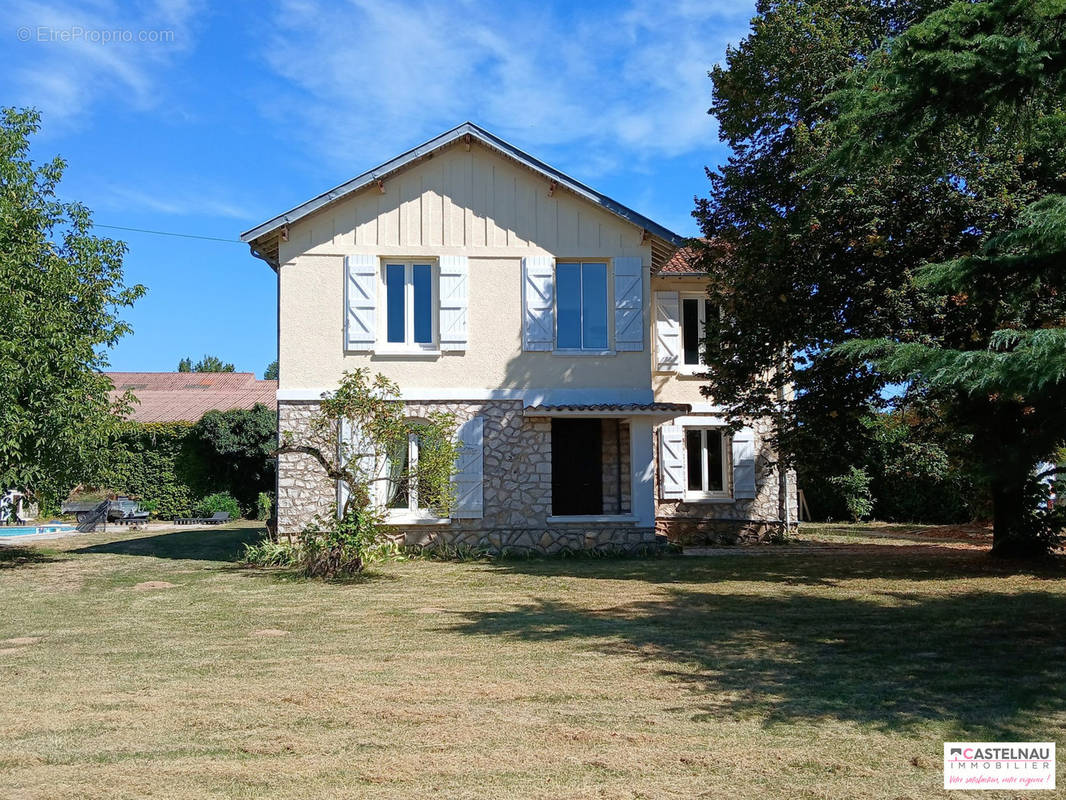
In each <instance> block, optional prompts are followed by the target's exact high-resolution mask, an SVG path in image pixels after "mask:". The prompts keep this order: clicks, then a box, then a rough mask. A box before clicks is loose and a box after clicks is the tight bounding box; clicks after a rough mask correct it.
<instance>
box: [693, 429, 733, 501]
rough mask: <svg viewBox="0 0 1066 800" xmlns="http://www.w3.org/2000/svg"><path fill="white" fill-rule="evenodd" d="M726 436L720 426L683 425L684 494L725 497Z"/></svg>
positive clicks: (696, 496)
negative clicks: (693, 426) (691, 426)
mask: <svg viewBox="0 0 1066 800" xmlns="http://www.w3.org/2000/svg"><path fill="white" fill-rule="evenodd" d="M725 444H726V437H725V436H723V435H722V429H721V428H685V481H686V483H685V489H686V492H685V496H686V497H692V498H697V499H698V498H712V497H725V496H726V495H727V492H726V487H727V483H726V475H725V467H726V463H727V459H726V455H725Z"/></svg>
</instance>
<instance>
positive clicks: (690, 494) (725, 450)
mask: <svg viewBox="0 0 1066 800" xmlns="http://www.w3.org/2000/svg"><path fill="white" fill-rule="evenodd" d="M689 431H699V432H700V465H701V469H702V473H703V474H702V480H701V481H700V484H701V485H702V487H703V488H702V489H690V488H689V480H688V433H689ZM708 431H717V432H718V433H720V434H721V435H720V436H719V440H720V446H721V448H722V489H721V491H718V490H710V489H708V488H707V487H708V485H709V482H710V481H709V478H710V476H709V475H708V474H707V432H708ZM681 432H682V442H683V443H684V448H685V458H684V480H685V484H684V486H685V500H690V501H697V502H698V501H701V500H702V501H721V500H731V499H732V497H733V496H732V494H731V493H730V475H731V473H732V470H731V469H730V467H731V464H730V460H731V459H730V456H731V454H732V444H731V442H730V439H729V437H728V436H727V435H726V434H725V429H724V428H723V427H721V426H719V425H685V426H684V427H683V428H682V431H681Z"/></svg>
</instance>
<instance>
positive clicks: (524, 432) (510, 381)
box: [242, 123, 795, 551]
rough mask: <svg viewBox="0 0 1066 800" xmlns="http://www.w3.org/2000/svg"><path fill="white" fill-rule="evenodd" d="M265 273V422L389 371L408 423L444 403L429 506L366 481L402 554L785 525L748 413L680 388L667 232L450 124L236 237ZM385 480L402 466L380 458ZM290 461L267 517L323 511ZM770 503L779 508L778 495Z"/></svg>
mask: <svg viewBox="0 0 1066 800" xmlns="http://www.w3.org/2000/svg"><path fill="white" fill-rule="evenodd" d="M242 239H243V240H244V241H245V242H248V243H249V244H250V246H251V248H252V252H253V253H254V254H255V255H256V256H258V257H259V258H261V259H263V260H264V261H266V262H267V263H268V264H269V265H270V266H271V267H272V268H273V269H274V270H275V271H276V273H277V279H278V338H279V342H278V359H279V366H280V380H279V386H278V417H279V427H280V429H281V430H282V431H284V430H292V431H294V432H296V433H297V434H298V433H299V430H300V427H301V426H302V425H306V423H307V420H308V418H309V416H310V415H311V414H312V412H313V411H314V410H315V408H316V406H317V403H318V401H319V400H320V398H321V396H322V394H323V393H324V392H328V391H329V390H331V389H332V388H335V387H336V386H337V384H338V381H339V380H340V377H341V375H342V373H343V372H344V371H345V370H350V369H355V368H359V367H367V368H369V369H370V370H371V371H373V372H380V373H382V374H384V375H386V376H388V377H389V378H391V379H392V380H394V381H395V382H396V383H397V384H398V385H399V386H400V387H401V391H402V398H400V399H402V400H403V401H404V403H405V404H406V408H407V412H408V414H409V416H410V417H411V418H412V419H413V420H417V419H418V418H419V417H420V416H422V415H425V414H426V413H428V412H429V411H430V410H432V409H443V410H449V411H452V412H454V413H455V414H456V415H457V416H458V418H459V419H460V420H461V425H460V428H459V433H458V435H459V436H460V438H461V440H462V444H463V454H462V457H461V459H460V463H459V465H458V472H457V474H456V476H455V479H454V480H455V482H456V487H457V501H456V504H455V507H454V508H453V509H452V511H451V512H450V515H449V516H448V517H447V518H439V517H436V516H434V515H433V514H432V512H431V511H430V510H429V509H427V508H424V507H422V505H421V504H420V503H419V501H418V493H417V488H416V487H408V488H405V489H398V488H396V487H397V486H400V485H401V482H396V483H391V482H383V484H382V486H383V487H386V488H383V489H382V491H384V492H385V493H386V494H385V496H383V497H382V498H381V499H382V501H383V502H384V503H385V504H386V505H387V506H388V508H389V509H390V514H391V521H392V522H393V523H394V524H395V525H396V526H397V529H398V530H400V531H402V532H403V533H404V535H405V538H406V540H407V541H408V542H409V543H412V544H420V543H421V544H427V543H430V542H433V541H448V542H451V543H455V544H466V545H475V546H482V547H490V548H493V549H505V548H514V549H522V548H528V549H541V550H545V551H553V550H558V549H560V548H564V547H565V548H573V549H581V548H587V547H621V548H632V547H637V546H641V545H646V544H648V543H651V542H654V541H655V540H656V533H657V531H658V532H659V533H666V534H668V535H671V536H673V537H675V538H684V537H688V538H690V539H691V538H692V537H693V536H695V535H698V536H702V535H704V533H708V534H709V535H712V536H720V535H725V536H733V535H736V534H739V533H746V534H756V535H761V534H765V533H769V532H772V531H774V530H777V529H779V528H780V527H781V526H782V525H788V524H789V523H790V521H791V520H794V519H795V510H794V504H795V492H794V482H793V483H792V484H790V483H789V480H790V477H789V476H788V475H782V474H779V473H778V472H777V471H776V470H774V469H773V468H772V462H773V460H774V459H773V453H772V452H770V451H769V450H768V448H767V446H766V445H765V443H764V438H765V434H766V432H767V429H766V427H765V425H763V424H761V423H760V422H758V421H755V422H753V423H752V424H751V426H750V427H748V428H745V429H743V430H740V431H738V432H737V433H735V434H732V435H730V434H729V433H728V432H727V431H725V430H724V428H723V424H724V420H723V419H722V418H721V417H720V416H718V414H717V413H716V412H718V411H719V409H717V408H716V407H715V406H714V405H713V404H712V403H710V402H708V401H707V399H706V398H704V397H703V396H702V395H701V394H700V386H701V385H702V383H705V382H706V379H705V378H703V379H701V378H700V376H699V374H698V373H699V371H700V356H699V350H700V347H701V339H702V329H703V326H704V325H705V324H706V321H707V320H708V319H714V318H717V317H716V314H717V312H716V310H715V309H714V308H711V307H710V304H709V302H708V301H707V299H706V297H705V294H704V291H703V283H702V282H701V279H700V276H699V275H698V274H697V273H695V272H693V271H692V270H690V269H688V268H687V267H686V265H685V259H684V258H682V257H680V256H679V255H678V248H679V246H680V245H681V244H682V238H681V237H679V236H677V235H676V234H674V233H672V232H671V231H669V230H667V229H666V228H664V227H663V226H661V225H658V224H656V223H655V222H653V221H652V220H650V219H647V218H646V217H644V216H642V215H640V214H638V213H637V212H635V211H632V210H631V209H629V208H626V207H625V206H623V205H622V204H621V203H618V202H616V201H614V200H612V199H610V198H609V197H605V196H604V195H602V194H600V193H599V192H596V191H595V190H593V189H590V188H589V187H587V186H585V185H584V184H581V183H579V182H577V181H575V180H574V179H572V178H570V177H568V176H567V175H564V174H563V173H561V172H559V171H558V170H556V169H553V168H552V167H550V166H548V165H547V164H544V163H542V162H540V161H538V160H537V159H535V158H533V157H532V156H530V155H528V154H526V153H524V152H522V151H521V150H519V149H518V148H516V147H514V146H513V145H511V144H508V143H507V142H505V141H503V140H501V139H500V138H498V137H496V136H494V135H493V134H491V133H489V132H487V131H485V130H483V129H482V128H479V127H478V126H476V125H473V124H471V123H464V124H463V125H460V126H458V127H457V128H454V129H452V130H450V131H448V132H446V133H444V134H442V135H440V136H438V137H436V138H435V139H432V140H430V141H428V142H426V143H425V144H423V145H420V146H418V147H416V148H414V149H413V150H409V151H407V152H406V153H404V154H402V155H400V156H397V157H396V158H394V159H392V160H391V161H388V162H386V163H384V164H382V165H380V166H378V167H375V168H374V169H371V170H369V171H368V172H365V173H363V174H362V175H359V176H358V177H356V178H353V179H352V180H350V181H348V182H347V183H344V184H342V185H340V186H338V187H336V188H335V189H332V190H330V191H328V192H325V193H324V194H322V195H320V196H318V197H316V198H314V199H312V200H309V201H308V202H306V203H303V204H302V205H300V206H297V207H296V208H293V209H292V210H290V211H288V212H285V213H284V214H280V215H278V216H277V217H274V218H273V219H271V220H268V221H267V222H264V223H263V224H262V225H259V226H257V227H255V228H253V229H251V230H249V231H247V232H246V233H244V234H243V235H242ZM395 458H396V460H397V463H396V464H395V465H390V474H391V473H395V474H397V475H400V474H402V472H403V470H404V469H406V468H408V466H409V465H410V464H412V463H414V462H416V461H417V459H418V438H417V436H416V435H414V434H412V436H411V438H410V441H409V442H408V446H407V447H406V448H403V447H400V448H398V449H397V455H396V457H395ZM337 492H338V488H337V487H336V486H334V485H332V484H331V483H330V482H329V481H328V480H327V479H326V478H325V476H324V475H323V474H322V471H321V469H320V468H319V466H318V465H317V463H316V462H315V461H314V460H313V459H311V458H310V457H308V456H304V455H300V454H284V455H283V456H282V457H281V458H280V460H279V464H278V529H279V532H281V533H282V534H286V533H295V532H297V531H299V530H300V529H301V528H302V527H303V526H304V525H306V524H307V523H308V522H309V521H310V520H311V519H312V517H314V516H315V515H316V514H326V513H329V511H330V508H331V506H332V505H333V504H334V502H335V501H336V497H337ZM786 498H787V500H786Z"/></svg>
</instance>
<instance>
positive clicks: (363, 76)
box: [263, 0, 753, 169]
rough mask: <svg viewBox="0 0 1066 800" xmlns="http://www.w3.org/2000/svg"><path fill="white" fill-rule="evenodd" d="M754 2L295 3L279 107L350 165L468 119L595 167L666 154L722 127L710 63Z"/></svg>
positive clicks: (280, 20)
mask: <svg viewBox="0 0 1066 800" xmlns="http://www.w3.org/2000/svg"><path fill="white" fill-rule="evenodd" d="M752 13H753V12H752V8H751V6H749V5H747V4H746V3H745V4H738V3H735V2H730V0H712V1H711V2H686V1H685V0H682V2H676V1H675V2H669V1H664V2H655V3H649V2H639V0H635V2H634V3H633V4H632V5H631V6H629V7H625V8H622V9H621V10H618V11H613V10H611V9H605V8H603V7H599V6H596V5H593V4H588V5H584V4H561V5H560V6H558V7H556V8H554V9H553V8H549V7H547V6H538V7H533V6H523V5H521V4H517V3H493V2H477V0H466V2H461V3H459V4H451V3H440V2H432V0H409V2H403V3H383V2H372V0H349V2H347V3H345V4H343V5H337V4H333V3H325V2H321V3H320V2H318V1H317V0H287V1H284V2H282V4H281V5H280V6H279V7H278V9H277V11H276V13H275V15H274V17H273V19H271V20H270V21H269V28H265V29H264V31H265V36H264V37H263V39H264V43H265V48H266V51H265V54H264V58H265V60H266V63H267V64H268V65H269V67H270V68H271V69H272V70H273V71H274V72H275V73H276V74H277V75H278V76H280V77H281V78H283V79H284V86H283V89H282V91H281V96H278V97H275V98H274V99H273V102H272V104H271V105H272V108H271V109H270V110H269V111H268V113H270V114H272V115H273V116H274V117H275V118H276V119H277V120H278V121H279V122H283V123H284V125H285V127H286V129H287V130H290V131H292V132H293V133H292V135H295V136H297V137H301V138H302V139H303V140H304V142H305V144H309V145H310V146H312V147H313V148H315V149H317V150H320V151H322V152H325V153H326V154H327V155H329V156H330V157H333V158H338V159H343V160H344V161H345V162H346V163H349V164H351V166H352V168H353V169H357V168H360V167H365V166H366V165H367V164H369V163H371V162H373V161H377V160H381V159H384V158H387V157H389V156H391V155H395V152H394V150H395V148H396V146H397V143H410V144H414V143H416V142H418V141H420V140H422V139H425V138H428V137H429V136H432V135H434V134H436V133H439V132H441V131H443V130H445V129H446V128H448V127H451V126H452V125H455V124H457V123H459V122H461V121H463V120H466V119H470V120H472V121H474V122H478V123H480V124H483V125H485V126H486V127H488V128H489V129H491V130H493V131H494V132H498V133H499V134H500V135H502V136H505V137H513V138H515V139H516V140H518V141H521V142H524V143H532V144H540V145H545V146H556V145H567V144H571V143H581V145H582V147H583V148H585V149H587V151H588V152H589V153H590V154H595V153H596V152H597V148H600V149H602V150H609V151H611V154H610V156H607V155H606V154H604V155H592V156H591V157H592V158H593V159H594V160H596V161H598V162H599V167H600V169H603V168H605V167H607V164H608V163H609V162H610V161H611V160H612V159H615V158H618V156H619V149H621V152H622V154H623V156H624V157H626V158H634V157H635V158H638V159H639V158H644V157H649V158H657V157H663V156H666V157H669V156H675V155H679V154H683V153H686V152H691V151H693V150H696V149H701V148H706V147H707V146H708V145H709V144H711V143H712V142H713V141H714V139H715V136H716V133H715V124H714V121H713V120H712V119H711V118H710V117H709V116H708V115H707V113H706V111H707V108H708V106H709V105H710V89H711V85H710V81H709V80H708V78H707V71H708V70H709V69H710V68H711V67H712V66H713V65H714V64H715V63H716V62H717V61H718V60H720V59H721V58H722V56H723V54H724V51H725V45H726V43H728V42H729V41H736V40H737V39H738V38H740V37H741V36H742V35H743V34H744V33H745V32H746V30H747V25H748V20H749V19H750V17H751V15H752Z"/></svg>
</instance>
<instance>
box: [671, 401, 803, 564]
mask: <svg viewBox="0 0 1066 800" xmlns="http://www.w3.org/2000/svg"><path fill="white" fill-rule="evenodd" d="M771 425H772V422H771V421H770V420H768V419H763V420H757V421H755V422H754V423H752V424H751V426H750V427H751V428H752V429H753V430H754V432H755V497H754V499H751V500H736V501H733V502H726V503H721V502H718V503H688V502H685V501H684V500H666V499H663V498H661V497H660V496H659V479H660V475H659V471H658V470H656V474H655V481H656V485H655V497H656V500H655V527H656V530H657V531H658V532H659V533H660V534H662V535H664V536H666V537H667V538H668V539H669V540H670V541H671V542H674V543H676V544H683V545H690V544H691V545H696V544H742V543H746V542H763V541H769V540H772V539H775V538H778V537H781V536H783V535H787V534H788V533H790V532H794V531H795V526H796V520H797V519H798V516H797V515H798V511H799V509H798V506H797V498H798V495H797V494H796V475H795V473H794V472H790V473H789V498H788V502H789V507H790V509H791V519H792V529H791V531H786V530H785V527H786V526H785V522H784V520H783V519H781V508H780V505H779V502H780V488H781V487H780V479H779V473H778V470H777V469H776V467H774V466H773V465H772V462H773V460H774V458H775V457H776V454H775V453H774V451H773V450H772V449H771V447H770V443H769V441H768V439H769V436H770V433H771ZM656 437H658V434H656ZM656 447H658V438H656ZM727 474H728V476H729V481H730V491H732V480H733V471H732V464H730V469H729V470H728V471H727Z"/></svg>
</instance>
